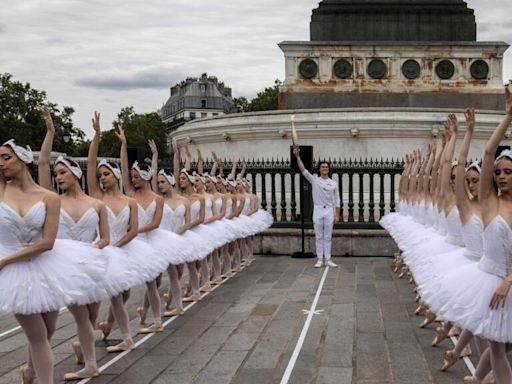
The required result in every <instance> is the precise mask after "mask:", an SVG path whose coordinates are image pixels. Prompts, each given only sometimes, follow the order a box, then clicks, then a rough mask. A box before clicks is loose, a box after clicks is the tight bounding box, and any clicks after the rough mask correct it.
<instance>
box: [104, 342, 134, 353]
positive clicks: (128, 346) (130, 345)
mask: <svg viewBox="0 0 512 384" xmlns="http://www.w3.org/2000/svg"><path fill="white" fill-rule="evenodd" d="M132 349H135V344H134V342H133V340H130V341H123V342H122V343H120V344H117V345H111V346H110V347H107V352H108V353H116V352H125V351H131V350H132Z"/></svg>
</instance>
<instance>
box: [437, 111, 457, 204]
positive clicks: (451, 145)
mask: <svg viewBox="0 0 512 384" xmlns="http://www.w3.org/2000/svg"><path fill="white" fill-rule="evenodd" d="M457 129H458V123H457V118H456V117H455V115H454V114H453V113H451V114H450V115H449V116H448V132H449V135H450V139H449V140H448V144H447V145H446V149H445V153H444V158H443V162H444V164H443V170H442V174H441V190H440V192H441V195H442V196H447V195H448V194H450V180H451V177H452V162H453V156H454V154H455V144H456V143H457Z"/></svg>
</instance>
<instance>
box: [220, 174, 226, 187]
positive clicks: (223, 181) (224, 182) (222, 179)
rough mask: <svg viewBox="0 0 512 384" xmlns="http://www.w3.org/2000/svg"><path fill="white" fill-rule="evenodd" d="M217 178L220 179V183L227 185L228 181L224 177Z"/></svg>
mask: <svg viewBox="0 0 512 384" xmlns="http://www.w3.org/2000/svg"><path fill="white" fill-rule="evenodd" d="M219 179H220V181H222V184H223V185H224V186H227V185H228V181H227V180H226V179H225V178H224V177H222V176H219Z"/></svg>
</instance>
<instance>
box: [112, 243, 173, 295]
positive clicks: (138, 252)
mask: <svg viewBox="0 0 512 384" xmlns="http://www.w3.org/2000/svg"><path fill="white" fill-rule="evenodd" d="M121 249H122V250H124V251H126V252H127V253H128V255H129V256H130V258H131V259H132V260H131V262H133V263H135V265H137V266H138V269H137V277H138V279H135V278H134V280H133V281H135V280H138V281H141V282H148V281H153V280H155V279H156V278H157V276H158V275H160V273H162V272H163V271H165V270H166V269H167V266H168V265H169V262H168V261H167V260H166V259H165V258H164V257H162V256H161V255H160V253H159V252H158V251H157V250H155V249H154V248H153V247H151V246H150V245H149V244H147V243H146V242H144V241H142V240H139V239H137V238H136V239H133V240H132V241H130V242H129V243H128V244H125V245H123V246H122V247H121ZM135 285H137V284H134V286H135Z"/></svg>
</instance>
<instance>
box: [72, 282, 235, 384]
mask: <svg viewBox="0 0 512 384" xmlns="http://www.w3.org/2000/svg"><path fill="white" fill-rule="evenodd" d="M236 274H237V272H234V273H233V275H231V277H228V278H227V279H225V280H224V282H226V281H228V280H229V279H231V278H232V277H233V276H235V275H236ZM223 284H224V283H222V284H220V285H215V286H213V287H212V290H211V291H210V292H205V293H203V295H202V296H201V299H203V298H204V297H206V296H208V295H209V294H210V293H212V292H213V291H215V290H216V289H217V288H219V287H220V286H221V285H223ZM197 303H199V301H194V302H192V303H190V304H188V305H187V306H186V307H185V308H183V309H184V311H185V312H186V311H188V310H189V309H190V308H192V307H193V306H194V305H196V304H197ZM179 317H180V316H173V317H171V318H170V319H169V320H166V321H164V322H163V323H162V326H163V327H164V328H165V327H166V326H167V325H169V324H170V323H172V322H173V321H174V320H176V319H178V318H179ZM155 335H156V333H149V334H147V335H146V336H144V337H143V338H142V339H140V340H139V341H137V342H136V343H135V349H132V350H131V351H124V352H121V353H120V354H118V355H116V356H115V357H114V358H113V359H112V360H109V361H107V362H106V363H105V364H103V365H102V366H101V367H99V368H98V370H99V371H100V374H101V373H102V372H103V371H105V370H106V369H107V368H108V367H110V366H111V365H113V364H115V363H116V362H118V361H119V360H121V359H122V358H123V357H125V356H126V355H127V354H129V353H130V352H132V351H135V350H136V349H137V347H139V346H140V345H142V344H144V343H145V342H146V341H148V340H149V339H151V338H152V337H153V336H155ZM90 380H91V379H83V380H81V381H79V382H78V384H85V383H88V382H89V381H90Z"/></svg>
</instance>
